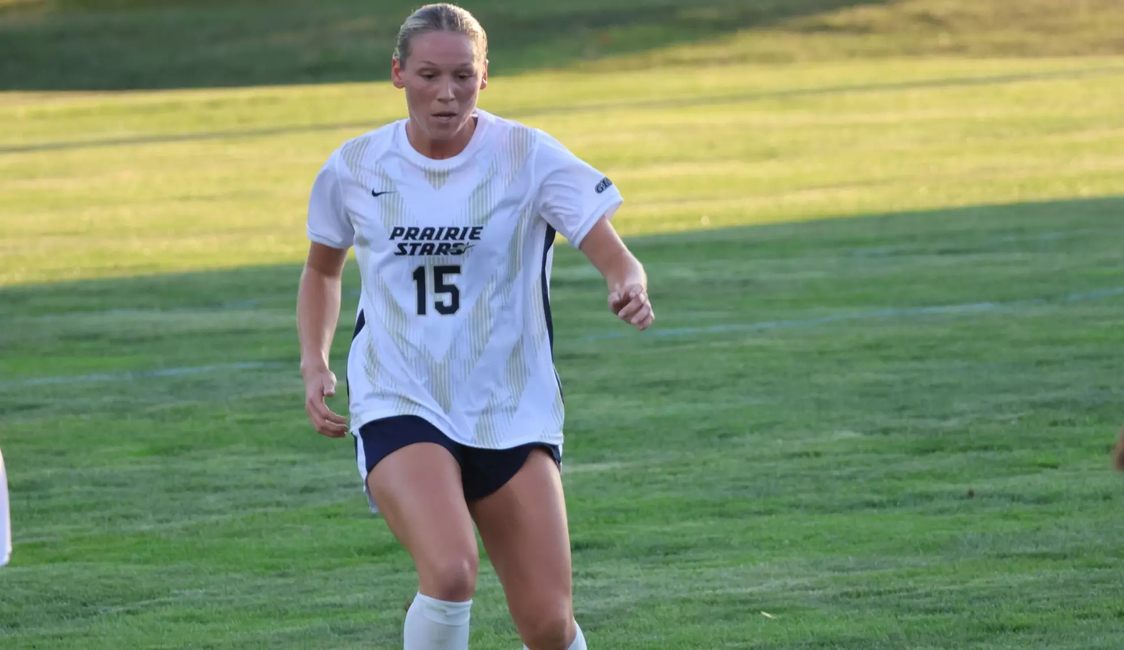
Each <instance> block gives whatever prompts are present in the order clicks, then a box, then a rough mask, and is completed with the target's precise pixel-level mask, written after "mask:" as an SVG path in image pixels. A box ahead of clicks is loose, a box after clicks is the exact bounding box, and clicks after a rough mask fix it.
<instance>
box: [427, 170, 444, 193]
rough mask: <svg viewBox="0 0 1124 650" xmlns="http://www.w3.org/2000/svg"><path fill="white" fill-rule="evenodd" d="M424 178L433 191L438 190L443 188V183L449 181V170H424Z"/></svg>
mask: <svg viewBox="0 0 1124 650" xmlns="http://www.w3.org/2000/svg"><path fill="white" fill-rule="evenodd" d="M425 178H426V180H428V181H429V184H430V185H432V186H433V189H435V190H439V189H441V188H442V187H444V185H445V182H446V181H448V180H449V170H447V169H427V170H425Z"/></svg>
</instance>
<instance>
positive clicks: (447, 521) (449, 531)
mask: <svg viewBox="0 0 1124 650" xmlns="http://www.w3.org/2000/svg"><path fill="white" fill-rule="evenodd" d="M367 488H368V490H369V491H370V494H371V496H372V498H373V499H374V501H375V503H376V504H378V507H379V511H380V512H382V513H383V515H384V516H385V517H386V522H387V525H388V526H389V527H390V530H391V532H392V533H394V536H395V537H397V538H398V540H399V542H401V543H402V545H403V546H404V547H405V548H406V550H407V551H408V552H409V553H410V556H411V557H412V558H413V559H414V564H415V566H416V567H417V571H418V594H417V596H415V598H414V601H413V603H412V604H411V605H410V609H409V610H408V612H407V613H406V624H405V630H404V646H403V647H404V648H405V650H466V649H467V648H468V630H469V625H468V624H469V612H470V609H471V607H472V594H473V591H474V590H475V588H476V572H477V566H478V563H479V551H478V550H477V547H476V535H475V533H474V531H473V529H472V519H471V517H470V516H469V513H468V508H467V506H466V504H465V498H464V490H463V487H462V485H461V472H460V466H459V464H458V463H457V460H456V459H455V458H454V457H453V455H452V453H451V452H450V451H449V449H447V448H446V447H444V446H442V445H440V444H435V443H433V442H417V443H413V444H409V445H407V446H405V447H402V448H400V449H398V450H396V451H394V452H392V453H390V454H389V455H387V456H386V457H385V458H383V459H381V460H380V461H379V462H378V463H377V464H376V465H375V466H374V467H373V468H372V469H371V470H370V472H369V473H368V475H367Z"/></svg>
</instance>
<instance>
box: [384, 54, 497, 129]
mask: <svg viewBox="0 0 1124 650" xmlns="http://www.w3.org/2000/svg"><path fill="white" fill-rule="evenodd" d="M392 65H393V68H392V70H391V76H392V79H393V81H394V85H395V86H397V87H399V88H403V89H405V90H406V105H407V107H408V108H409V111H410V118H411V119H412V120H413V122H414V124H415V126H416V127H417V128H418V129H419V130H421V131H422V133H424V134H425V135H426V136H427V137H428V138H429V139H431V140H452V139H454V138H455V137H456V136H457V135H458V134H460V133H461V132H462V130H464V129H465V128H466V126H467V125H468V120H469V118H471V117H472V113H473V111H474V110H476V98H477V97H478V96H479V94H480V91H481V90H483V89H484V88H486V87H487V85H488V62H487V61H486V60H484V59H483V58H482V57H478V56H477V53H476V48H475V47H473V42H472V39H470V38H469V37H468V36H465V35H463V34H457V33H454V32H427V33H425V34H419V35H418V36H415V37H414V38H413V39H412V40H411V41H410V55H409V57H408V58H407V59H406V65H405V66H402V65H400V64H399V62H398V61H394V62H393V64H392Z"/></svg>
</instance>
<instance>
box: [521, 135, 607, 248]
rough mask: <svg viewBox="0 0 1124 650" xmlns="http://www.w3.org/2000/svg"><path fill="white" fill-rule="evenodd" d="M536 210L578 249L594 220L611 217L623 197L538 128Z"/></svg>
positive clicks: (591, 169)
mask: <svg viewBox="0 0 1124 650" xmlns="http://www.w3.org/2000/svg"><path fill="white" fill-rule="evenodd" d="M535 170H536V176H537V177H538V179H539V190H538V191H539V195H538V207H539V213H540V214H541V215H542V217H543V219H545V220H546V222H547V223H548V224H550V225H551V227H553V228H554V229H555V230H557V231H558V232H560V233H562V235H563V236H564V237H565V238H566V239H567V240H569V242H570V244H571V245H572V246H573V247H574V248H577V247H579V246H581V243H582V240H583V239H584V238H585V236H586V234H587V233H589V231H590V229H592V228H593V226H594V224H596V223H597V220H598V219H600V218H601V217H602V216H608V217H609V218H612V216H613V213H615V212H616V210H617V208H618V207H620V205H621V203H622V202H623V201H624V199H622V198H621V193H620V192H619V191H618V190H617V188H616V186H614V185H613V183H612V181H610V180H609V178H608V177H607V176H605V175H604V174H603V173H601V172H600V171H598V170H597V169H595V168H594V167H593V166H592V165H590V164H589V163H587V162H585V161H584V160H582V159H580V158H578V157H577V156H575V155H574V154H572V153H570V151H569V150H568V149H566V147H564V146H562V143H560V142H558V141H557V140H555V139H554V138H553V137H551V136H550V135H547V134H546V133H544V132H542V131H539V144H538V147H537V150H536V152H535Z"/></svg>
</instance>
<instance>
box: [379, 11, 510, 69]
mask: <svg viewBox="0 0 1124 650" xmlns="http://www.w3.org/2000/svg"><path fill="white" fill-rule="evenodd" d="M429 32H452V33H454V34H463V35H464V36H467V37H469V38H470V39H472V45H473V49H474V50H475V52H476V60H477V61H481V60H483V59H485V58H487V56H488V35H487V34H485V33H484V28H483V27H481V26H480V21H478V20H476V17H475V16H473V15H472V14H471V13H469V12H468V10H467V9H462V8H460V7H458V6H456V5H451V4H449V3H447V2H439V3H437V4H431V5H425V6H424V7H422V8H420V9H418V10H417V11H415V12H414V13H412V14H410V17H409V18H407V19H406V22H404V23H402V27H401V28H400V29H399V30H398V43H397V47H395V48H394V58H395V59H397V60H398V65H400V66H402V67H403V68H405V67H406V59H408V58H410V42H411V41H413V39H414V37H415V36H418V35H420V34H426V33H429Z"/></svg>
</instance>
